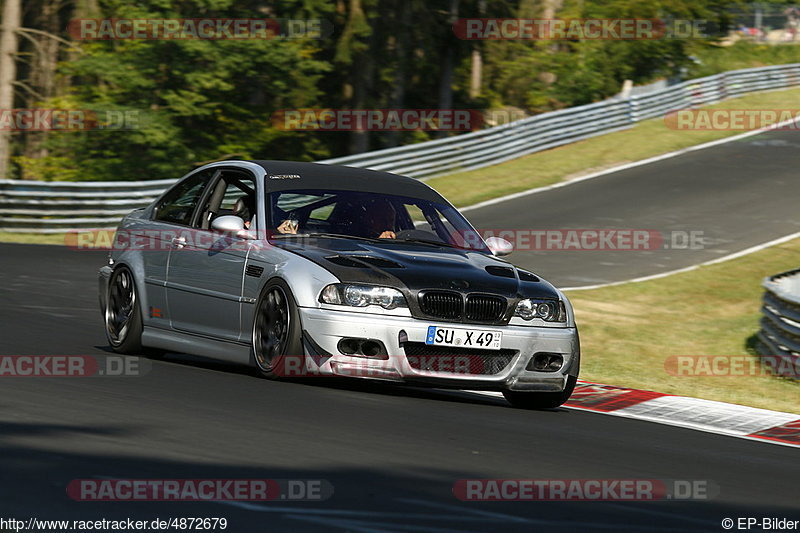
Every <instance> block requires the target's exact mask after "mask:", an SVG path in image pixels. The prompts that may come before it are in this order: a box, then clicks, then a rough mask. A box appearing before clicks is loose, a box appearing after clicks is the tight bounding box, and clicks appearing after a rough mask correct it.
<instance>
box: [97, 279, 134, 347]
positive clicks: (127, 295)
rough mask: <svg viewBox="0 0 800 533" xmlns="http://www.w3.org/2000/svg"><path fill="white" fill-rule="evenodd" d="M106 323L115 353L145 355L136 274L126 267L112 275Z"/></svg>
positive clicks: (109, 285)
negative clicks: (143, 352) (143, 353)
mask: <svg viewBox="0 0 800 533" xmlns="http://www.w3.org/2000/svg"><path fill="white" fill-rule="evenodd" d="M104 320H105V326H106V328H105V329H106V338H107V339H108V343H109V344H110V345H111V349H112V350H114V351H115V352H117V353H122V354H140V353H141V352H142V310H141V308H140V306H139V296H138V294H137V291H136V282H135V281H134V279H133V273H132V272H131V271H130V270H129V269H128V268H127V267H124V266H121V267H119V268H117V269H116V270H114V272H113V273H112V274H111V278H110V279H109V281H108V299H107V302H106V309H105V313H104Z"/></svg>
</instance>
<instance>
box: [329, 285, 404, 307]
mask: <svg viewBox="0 0 800 533" xmlns="http://www.w3.org/2000/svg"><path fill="white" fill-rule="evenodd" d="M319 301H320V302H322V303H326V304H332V305H349V306H351V307H367V306H370V305H378V306H380V307H382V308H384V309H396V308H398V307H408V304H407V303H406V298H405V296H403V293H402V292H400V291H399V290H397V289H394V288H392V287H377V286H374V285H351V284H347V283H334V284H332V285H328V286H327V287H325V288H324V289H322V292H321V293H320V295H319Z"/></svg>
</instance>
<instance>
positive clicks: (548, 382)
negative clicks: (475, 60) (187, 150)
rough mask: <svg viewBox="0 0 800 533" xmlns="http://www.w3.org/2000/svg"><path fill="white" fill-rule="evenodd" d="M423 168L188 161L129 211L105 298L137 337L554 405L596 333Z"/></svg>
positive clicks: (113, 336)
mask: <svg viewBox="0 0 800 533" xmlns="http://www.w3.org/2000/svg"><path fill="white" fill-rule="evenodd" d="M510 252H511V244H510V243H509V242H508V241H505V240H503V239H499V238H497V237H490V238H488V239H486V240H484V239H483V238H481V235H480V233H479V232H478V231H477V230H475V229H474V228H473V227H472V226H471V225H470V223H469V222H468V221H467V220H466V219H465V218H464V217H463V216H462V215H461V214H460V213H459V212H458V211H457V210H456V209H455V208H454V207H453V206H452V205H451V204H450V203H449V202H448V201H447V200H445V199H444V198H443V197H442V196H441V195H440V194H438V193H437V192H436V191H434V190H433V189H431V188H430V187H428V186H427V185H425V184H424V183H422V182H420V181H417V180H414V179H412V178H408V177H403V176H398V175H394V174H389V173H384V172H376V171H371V170H363V169H356V168H350V167H340V166H331V165H321V164H314V163H295V162H286V161H225V162H220V163H213V164H210V165H206V166H203V167H201V168H198V169H196V170H194V171H193V172H191V173H189V174H188V175H186V176H184V177H183V178H182V179H181V180H179V181H178V182H177V183H176V184H175V185H174V186H173V187H172V188H170V189H169V190H168V191H166V192H165V193H164V194H163V195H162V196H161V197H160V198H158V199H157V200H156V201H155V202H153V203H152V204H151V205H150V206H148V207H146V208H143V209H139V210H136V211H134V212H132V213H131V214H129V215H128V216H127V217H125V219H124V220H123V221H122V223H121V224H120V226H119V227H118V228H117V232H116V234H115V237H114V243H113V247H112V251H111V252H110V253H109V257H108V264H107V265H105V266H103V267H102V268H101V269H100V306H101V311H102V314H103V317H104V320H105V329H106V334H107V337H108V341H109V343H110V345H111V347H112V348H113V349H114V350H115V351H117V352H120V353H152V354H158V353H163V352H165V351H172V352H184V353H190V354H196V355H200V356H206V357H211V358H214V359H220V360H225V361H232V362H237V363H242V364H247V365H251V366H252V367H254V368H255V369H256V370H257V371H258V373H259V374H261V375H262V376H265V377H267V378H270V379H288V378H298V377H302V378H309V377H311V376H315V377H323V376H345V377H355V378H367V379H373V380H375V379H377V380H389V381H395V382H401V383H409V384H419V385H424V386H431V387H438V388H458V389H471V390H492V391H501V392H502V393H503V395H504V396H505V397H506V398H507V399H508V400H509V401H510V402H511V403H512V404H513V405H515V406H518V407H524V408H553V407H557V406H559V405H561V404H562V403H564V402H565V401H566V400H567V399H568V398H569V396H570V394H571V393H572V390H573V388H574V386H575V383H576V380H577V377H578V371H579V368H580V343H579V339H578V330H577V327H576V325H575V318H574V315H573V311H572V307H571V305H570V303H569V300H568V299H567V298H566V296H564V294H563V293H562V292H560V291H559V290H557V289H556V288H555V287H553V286H552V285H551V284H550V283H548V282H547V281H545V280H543V279H541V278H540V277H539V276H537V275H536V274H534V273H531V272H528V271H525V270H521V269H519V268H516V267H514V266H513V265H512V264H511V263H509V262H507V261H505V260H503V259H501V258H500V256H504V255H508V254H509V253H510Z"/></svg>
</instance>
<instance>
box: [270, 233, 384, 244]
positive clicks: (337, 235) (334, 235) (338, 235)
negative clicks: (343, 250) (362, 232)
mask: <svg viewBox="0 0 800 533" xmlns="http://www.w3.org/2000/svg"><path fill="white" fill-rule="evenodd" d="M273 237H274V238H284V237H330V238H333V239H359V240H362V241H370V242H386V241H391V240H393V239H373V238H372V237H360V236H358V235H347V234H344V233H325V232H314V233H283V234H280V235H273Z"/></svg>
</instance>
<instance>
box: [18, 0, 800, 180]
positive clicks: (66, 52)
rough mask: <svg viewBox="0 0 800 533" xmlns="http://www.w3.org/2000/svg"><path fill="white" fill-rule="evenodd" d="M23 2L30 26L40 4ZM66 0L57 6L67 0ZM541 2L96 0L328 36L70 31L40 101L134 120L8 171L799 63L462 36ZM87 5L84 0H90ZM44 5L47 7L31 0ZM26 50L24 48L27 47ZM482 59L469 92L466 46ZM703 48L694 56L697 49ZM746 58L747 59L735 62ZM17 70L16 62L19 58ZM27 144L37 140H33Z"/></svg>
mask: <svg viewBox="0 0 800 533" xmlns="http://www.w3.org/2000/svg"><path fill="white" fill-rule="evenodd" d="M47 3H48V0H30V1H29V2H27V1H26V2H24V4H25V5H26V8H27V10H28V11H27V13H26V21H27V22H28V24H27V25H28V26H34V25H36V23H37V21H38V20H40V16H39V14H38V12H36V9H37V5H38V4H42V5H44V4H47ZM65 3H67V4H68V3H69V2H62V4H65ZM544 4H548V2H545V1H544V0H460V1H458V0H434V1H426V0H336V1H326V0H279V1H272V2H269V1H263V0H140V1H138V2H130V1H129V0H98V3H97V4H96V5H95V4H94V3H92V2H87V1H86V0H82V1H76V2H75V6H73V9H72V10H68V9H61V10H60V11H59V12H57V13H55V14H54V15H53V16H54V17H56V18H57V19H58V21H59V24H60V27H64V28H65V30H64V31H62V32H61V33H59V34H58V35H59V36H60V37H61V38H63V39H70V36H69V34H68V33H67V32H66V23H67V22H68V21H69V19H71V18H75V17H76V14H77V16H78V17H80V16H82V17H87V16H88V17H92V18H101V17H102V18H223V17H238V18H288V19H307V18H312V19H317V18H319V19H324V20H326V21H328V23H330V25H331V27H332V28H333V33H332V35H330V37H328V38H324V39H271V40H252V39H251V40H213V41H212V40H116V41H80V42H74V43H73V47H72V49H70V48H69V47H67V46H62V49H61V51H60V53H59V55H58V64H57V67H56V68H57V70H56V72H57V77H58V80H59V83H57V84H56V89H55V90H53V91H51V93H50V94H46V95H45V96H44V97H40V98H37V99H34V100H35V101H31V99H30V97H28V100H26V101H25V102H21V103H24V104H26V105H27V106H28V107H30V106H32V105H36V106H41V107H51V108H53V107H56V108H76V109H115V110H121V109H129V110H136V111H138V112H139V118H140V120H139V123H138V125H137V128H136V129H132V130H129V131H87V132H72V133H51V134H49V135H43V134H37V135H31V136H30V138H26V137H24V136H21V135H19V136H16V138H15V147H16V151H17V154H18V155H17V157H15V158H14V163H15V165H14V172H15V177H26V178H34V179H76V180H109V179H116V180H119V179H160V178H165V177H175V176H177V175H179V174H180V173H182V172H183V171H185V170H187V169H188V168H190V167H191V166H193V165H197V164H201V163H204V162H208V161H211V160H217V159H221V158H228V157H236V158H276V159H298V160H315V159H323V158H325V157H334V156H337V155H344V154H347V153H352V152H355V151H363V150H368V149H377V148H382V147H386V146H393V145H397V144H401V143H408V142H414V141H417V140H424V139H426V138H429V137H430V136H432V135H435V134H432V133H425V132H404V133H399V132H394V133H375V132H370V133H343V132H324V133H323V132H289V131H282V130H279V129H276V128H275V127H274V126H273V124H272V122H271V116H272V113H273V112H275V111H277V110H281V109H297V108H335V109H339V108H352V109H366V108H439V107H442V108H448V107H453V108H474V109H481V110H489V109H498V108H514V109H516V110H517V111H518V112H522V113H536V112H542V111H546V110H551V109H558V108H562V107H566V106H572V105H578V104H583V103H588V102H592V101H596V100H599V99H603V98H606V97H608V96H611V95H613V94H615V93H617V92H618V91H619V90H620V87H621V85H622V83H623V81H624V80H626V79H630V80H633V81H634V82H635V83H644V82H648V81H651V80H653V79H657V78H671V77H676V76H681V75H684V76H685V75H687V74H708V73H711V72H716V71H720V70H726V69H730V68H735V67H736V66H737V62H738V61H740V59H742V58H746V60H747V61H748V62H750V63H754V62H755V63H757V62H758V61H759V59H758V58H761V57H763V58H764V61H766V62H769V63H774V62H791V61H797V59H796V56H797V53H796V52H795V47H766V46H756V45H752V44H742V45H737V46H735V47H730V48H727V49H725V48H722V47H720V46H718V45H715V44H713V43H710V42H706V41H702V40H699V39H663V40H644V41H641V40H640V41H611V40H593V41H588V40H584V41H578V40H575V41H558V42H553V41H548V42H545V41H466V40H460V39H458V38H457V37H456V36H455V35H454V32H453V31H452V22H453V20H455V19H456V18H459V17H527V18H535V17H541V16H542V10H543V9H544V7H543V6H544ZM549 4H552V5H556V6H557V7H558V11H557V16H559V17H562V18H595V17H597V18H615V17H619V18H640V19H641V18H662V19H664V18H682V19H708V20H713V21H715V23H716V24H721V25H722V26H723V27H724V26H725V24H727V22H728V16H727V15H726V14H725V13H726V12H727V11H726V9H728V8H729V7H730V6H731V5H732V4H735V2H734V1H732V0H730V1H729V0H670V1H666V0H566V1H564V2H557V1H552V0H551V1H550V2H549ZM87 6H88V7H87ZM38 7H41V6H38ZM33 48H35V47H30V46H29V49H30V50H33ZM475 51H477V52H479V53H480V55H481V57H482V64H483V70H482V82H481V86H480V91H479V94H476V95H473V96H470V90H469V88H470V78H471V74H472V62H471V59H472V55H473V53H474V52H475ZM693 55H694V56H697V57H700V58H701V62H700V63H699V64H698V63H697V61H696V60H695V61H693V60H692V59H691V56H693ZM740 66H750V64H746V65H740ZM22 72H23V74H24V73H25V72H26V70H25V68H22ZM29 144H32V145H33V148H31V146H28V145H29Z"/></svg>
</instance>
